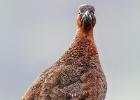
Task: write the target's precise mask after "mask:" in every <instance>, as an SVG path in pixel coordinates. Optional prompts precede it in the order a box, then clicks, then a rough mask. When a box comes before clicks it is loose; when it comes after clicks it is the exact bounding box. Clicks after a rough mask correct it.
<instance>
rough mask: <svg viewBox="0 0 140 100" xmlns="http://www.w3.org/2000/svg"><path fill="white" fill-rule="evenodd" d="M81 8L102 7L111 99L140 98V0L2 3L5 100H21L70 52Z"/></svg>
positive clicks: (98, 36)
mask: <svg viewBox="0 0 140 100" xmlns="http://www.w3.org/2000/svg"><path fill="white" fill-rule="evenodd" d="M81 4H92V5H94V6H95V8H96V12H95V13H96V17H97V24H96V27H95V28H94V36H95V40H96V45H97V47H98V51H99V54H100V60H101V64H102V67H103V69H104V72H105V74H106V77H107V82H108V92H107V97H106V100H140V0H0V100H19V98H20V97H21V95H23V94H24V92H25V91H26V89H27V88H28V87H29V86H30V85H31V83H32V81H33V80H34V79H35V78H36V77H37V76H38V75H39V74H41V72H42V71H43V70H44V69H46V68H48V67H49V66H50V65H52V64H53V63H54V62H56V60H57V59H58V58H59V57H60V56H61V55H62V54H63V53H64V51H65V50H67V49H68V47H69V46H70V43H71V42H72V40H73V38H74V36H75V31H76V25H75V20H76V15H77V9H78V6H79V5H81Z"/></svg>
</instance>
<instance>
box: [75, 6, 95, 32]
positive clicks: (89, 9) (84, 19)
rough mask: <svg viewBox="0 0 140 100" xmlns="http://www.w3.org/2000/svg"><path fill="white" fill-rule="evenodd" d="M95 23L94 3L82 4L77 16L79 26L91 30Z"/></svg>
mask: <svg viewBox="0 0 140 100" xmlns="http://www.w3.org/2000/svg"><path fill="white" fill-rule="evenodd" d="M95 24H96V17H95V8H94V7H93V6H92V5H86V4H85V5H81V6H80V7H79V11H78V16H77V26H78V27H79V28H82V29H83V30H84V31H89V30H90V29H92V28H93V27H94V26H95Z"/></svg>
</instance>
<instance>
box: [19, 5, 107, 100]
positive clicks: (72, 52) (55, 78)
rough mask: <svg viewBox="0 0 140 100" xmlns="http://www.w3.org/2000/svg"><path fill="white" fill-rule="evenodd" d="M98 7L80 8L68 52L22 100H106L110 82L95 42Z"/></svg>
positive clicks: (39, 79)
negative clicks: (73, 36) (96, 11)
mask: <svg viewBox="0 0 140 100" xmlns="http://www.w3.org/2000/svg"><path fill="white" fill-rule="evenodd" d="M95 24H96V16H95V7H94V6H92V5H88V4H83V5H80V7H79V9H78V13H77V18H76V36H75V38H74V40H73V41H72V43H71V45H70V47H69V48H68V50H67V51H65V53H64V54H63V55H62V56H61V57H60V58H59V59H58V60H57V61H56V62H55V63H54V64H53V65H52V66H50V67H49V68H47V69H45V70H44V71H43V72H42V73H41V75H39V76H38V77H37V79H36V80H35V81H34V82H33V83H32V84H31V86H30V87H29V88H28V89H27V91H26V92H25V94H24V95H23V96H22V97H21V100H104V99H105V97H106V92H107V81H106V76H105V74H104V71H103V69H102V67H101V64H100V59H99V53H98V50H97V48H96V44H95V38H94V27H95Z"/></svg>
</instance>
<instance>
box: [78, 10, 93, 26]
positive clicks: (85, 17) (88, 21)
mask: <svg viewBox="0 0 140 100" xmlns="http://www.w3.org/2000/svg"><path fill="white" fill-rule="evenodd" d="M93 16H94V14H93V13H90V12H89V11H88V10H87V11H86V12H85V13H84V14H82V17H81V22H82V24H84V25H86V26H87V25H92V20H93Z"/></svg>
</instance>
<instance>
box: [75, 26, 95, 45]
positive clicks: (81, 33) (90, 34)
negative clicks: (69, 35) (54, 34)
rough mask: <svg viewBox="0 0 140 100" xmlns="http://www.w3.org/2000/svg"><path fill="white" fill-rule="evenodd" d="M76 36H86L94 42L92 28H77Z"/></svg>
mask: <svg viewBox="0 0 140 100" xmlns="http://www.w3.org/2000/svg"><path fill="white" fill-rule="evenodd" d="M76 37H77V38H86V39H87V40H89V41H91V42H93V43H94V37H93V29H90V30H89V31H84V30H82V29H80V28H79V29H77V32H76Z"/></svg>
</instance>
